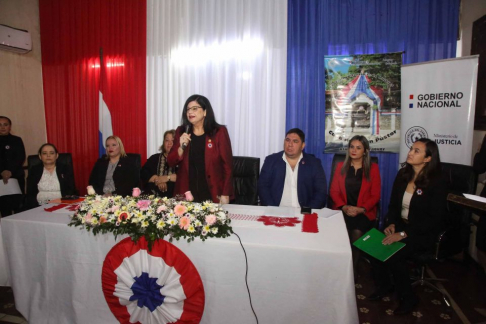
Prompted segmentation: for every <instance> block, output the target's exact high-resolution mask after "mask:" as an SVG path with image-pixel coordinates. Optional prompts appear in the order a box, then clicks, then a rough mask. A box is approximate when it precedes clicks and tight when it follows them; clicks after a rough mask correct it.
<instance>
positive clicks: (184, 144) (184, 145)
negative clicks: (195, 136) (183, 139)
mask: <svg viewBox="0 0 486 324" xmlns="http://www.w3.org/2000/svg"><path fill="white" fill-rule="evenodd" d="M189 128H190V126H189V125H186V134H189ZM186 147H187V143H182V145H181V148H182V149H183V150H185V149H186Z"/></svg>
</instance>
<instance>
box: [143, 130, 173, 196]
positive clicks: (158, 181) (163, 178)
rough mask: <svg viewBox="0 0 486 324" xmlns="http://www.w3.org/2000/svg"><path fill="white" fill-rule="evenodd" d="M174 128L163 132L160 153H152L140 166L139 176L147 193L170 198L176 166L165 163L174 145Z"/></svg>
mask: <svg viewBox="0 0 486 324" xmlns="http://www.w3.org/2000/svg"><path fill="white" fill-rule="evenodd" d="M174 136H175V130H174V129H171V130H168V131H166V132H165V133H164V143H163V144H162V146H161V147H160V151H161V153H159V154H154V155H152V156H151V157H150V158H149V159H148V160H147V162H146V163H145V165H144V166H143V168H142V171H141V173H140V177H141V179H142V184H143V186H144V192H145V193H147V194H152V193H155V194H156V195H157V196H159V197H168V198H172V196H173V194H174V187H175V183H176V180H177V174H176V172H177V170H176V168H173V167H170V166H169V164H168V163H167V156H168V154H169V152H170V149H171V148H172V146H173V145H174Z"/></svg>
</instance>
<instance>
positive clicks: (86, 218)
mask: <svg viewBox="0 0 486 324" xmlns="http://www.w3.org/2000/svg"><path fill="white" fill-rule="evenodd" d="M92 219H93V215H91V214H89V213H88V214H87V215H86V217H85V218H84V221H85V222H86V223H88V224H89V223H91V220H92Z"/></svg>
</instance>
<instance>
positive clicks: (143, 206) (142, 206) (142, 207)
mask: <svg viewBox="0 0 486 324" xmlns="http://www.w3.org/2000/svg"><path fill="white" fill-rule="evenodd" d="M150 203H151V201H150V200H139V201H138V202H137V207H138V208H139V209H140V210H142V211H145V210H147V209H149V207H150Z"/></svg>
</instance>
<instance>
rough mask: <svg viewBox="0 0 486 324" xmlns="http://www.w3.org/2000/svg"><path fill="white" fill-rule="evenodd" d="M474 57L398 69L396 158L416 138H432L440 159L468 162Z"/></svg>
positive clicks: (404, 153)
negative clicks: (399, 98)
mask: <svg viewBox="0 0 486 324" xmlns="http://www.w3.org/2000/svg"><path fill="white" fill-rule="evenodd" d="M477 75H478V56H470V57H464V58H455V59H450V60H441V61H433V62H426V63H418V64H410V65H406V66H404V67H403V68H402V93H403V96H402V107H404V108H403V111H402V132H403V136H402V138H401V141H400V161H402V162H404V161H405V160H406V158H407V153H408V151H409V149H410V147H411V146H412V144H413V142H415V141H416V140H417V139H418V138H422V137H427V138H430V139H432V140H434V141H435V142H436V143H437V144H438V146H439V151H440V158H441V161H442V162H451V163H458V164H465V165H471V152H472V141H473V130H474V111H475V110H474V109H475V101H476V82H477Z"/></svg>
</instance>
